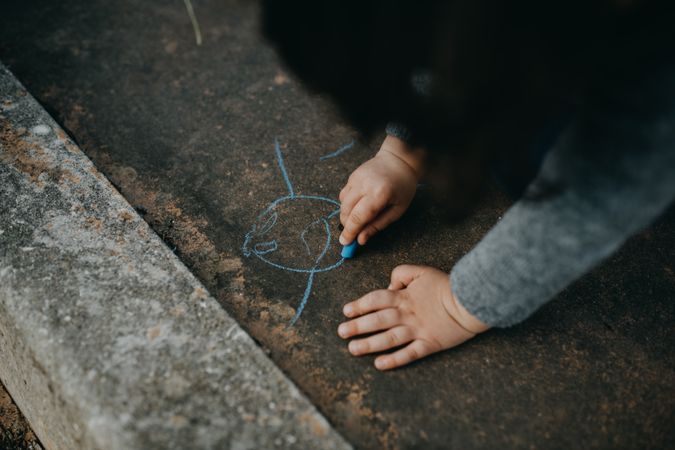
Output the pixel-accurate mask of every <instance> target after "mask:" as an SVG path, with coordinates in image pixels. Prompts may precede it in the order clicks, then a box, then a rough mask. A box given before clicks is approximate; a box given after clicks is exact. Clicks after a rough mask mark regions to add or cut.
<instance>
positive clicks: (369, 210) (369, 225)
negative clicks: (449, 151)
mask: <svg viewBox="0 0 675 450" xmlns="http://www.w3.org/2000/svg"><path fill="white" fill-rule="evenodd" d="M423 158H424V154H423V152H422V151H421V150H412V149H411V148H410V147H409V146H408V145H407V144H406V143H405V142H404V141H402V140H400V139H398V138H396V137H393V136H387V138H386V139H385V140H384V142H383V143H382V147H381V148H380V151H379V152H378V153H377V155H375V157H374V158H372V159H370V160H368V161H366V162H365V163H363V164H362V165H361V166H360V167H359V168H358V169H356V170H355V171H354V172H353V173H352V174H351V176H350V177H349V180H348V181H347V185H346V186H345V187H344V188H343V189H342V191H341V192H340V203H341V206H340V222H342V225H343V226H344V230H343V231H342V234H341V235H340V243H341V244H342V245H348V244H350V243H351V242H353V241H354V239H357V237H358V241H359V244H361V245H363V244H365V243H366V241H368V239H370V238H371V237H372V236H373V235H374V234H375V233H377V232H378V231H380V230H382V229H384V228H386V227H387V226H388V225H389V224H391V223H392V222H394V221H395V220H397V219H398V218H399V217H401V216H402V215H403V213H404V212H405V211H406V209H408V206H410V202H412V199H413V197H414V196H415V191H416V190H417V183H418V181H419V179H420V177H421V175H422V174H421V172H422V165H423Z"/></svg>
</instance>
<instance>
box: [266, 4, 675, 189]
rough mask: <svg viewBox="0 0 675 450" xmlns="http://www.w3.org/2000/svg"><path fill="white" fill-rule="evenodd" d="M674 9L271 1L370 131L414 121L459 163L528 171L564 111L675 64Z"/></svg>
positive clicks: (280, 26) (419, 138)
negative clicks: (426, 76)
mask: <svg viewBox="0 0 675 450" xmlns="http://www.w3.org/2000/svg"><path fill="white" fill-rule="evenodd" d="M674 11H675V2H673V1H672V0H651V1H650V0H642V1H641V0H634V1H630V0H551V1H541V0H513V1H503V0H451V1H448V0H446V1H441V0H438V1H424V0H370V1H369V0H341V1H332V2H322V1H316V0H288V1H283V0H263V15H262V17H263V31H264V33H265V35H266V36H267V37H268V38H269V39H270V40H271V41H272V42H273V43H274V44H275V46H276V48H277V50H278V51H279V53H280V54H281V56H282V57H283V59H284V60H285V62H286V63H287V64H288V66H289V67H290V68H291V69H292V70H293V71H294V72H295V73H296V74H297V75H298V76H299V78H300V79H301V80H303V81H304V82H305V83H306V84H307V85H309V87H310V88H312V89H313V90H315V91H318V92H322V93H327V94H328V95H330V96H331V97H332V98H333V100H334V101H335V102H336V103H337V105H338V106H339V107H340V109H341V110H342V112H343V113H344V114H345V115H346V117H347V118H348V119H349V120H350V121H351V122H352V123H353V124H354V125H355V126H356V127H357V128H358V129H359V130H361V131H362V132H363V133H364V134H366V135H369V134H372V133H373V132H377V131H380V130H382V129H383V128H384V126H385V124H386V123H387V122H390V121H394V122H400V123H403V124H405V125H406V126H407V127H408V128H409V129H410V131H411V133H412V136H413V138H414V142H413V144H419V145H422V146H425V147H426V148H428V149H429V150H431V151H432V152H434V151H435V152H436V153H437V154H444V155H446V156H447V155H449V156H451V157H452V158H453V160H454V161H455V162H454V163H453V164H454V165H455V166H456V167H457V163H456V161H457V160H459V161H463V162H465V163H466V164H470V165H473V166H482V165H484V163H485V162H486V161H488V160H493V159H495V158H501V159H505V160H508V161H511V162H512V163H513V164H514V165H518V164H520V161H521V157H522V155H521V151H523V150H524V149H527V148H529V146H531V136H532V135H534V133H535V131H536V130H538V129H540V128H541V127H542V126H544V125H545V124H546V123H547V122H550V121H551V119H552V118H554V117H556V116H557V115H558V114H560V112H561V111H568V110H569V109H570V108H571V107H573V108H575V109H578V108H583V105H584V102H585V101H587V100H588V98H589V97H590V96H591V95H593V94H595V93H597V92H599V91H602V90H603V89H605V88H606V86H607V85H608V84H616V83H620V82H624V81H625V80H629V79H631V78H632V77H635V76H637V75H640V74H644V73H648V71H649V70H651V69H650V67H653V65H654V64H662V63H663V62H664V61H665V60H666V59H668V60H670V59H671V58H672V57H671V55H672V54H675V53H674V51H675V48H674V47H675V37H674V36H673V32H672V31H671V29H673V27H672V23H673V20H674V19H675V14H674ZM420 71H428V72H429V73H431V74H432V79H433V81H432V83H431V85H430V86H429V92H428V95H426V96H425V95H422V94H420V92H419V91H418V90H417V89H415V87H414V86H413V83H412V82H411V80H412V79H413V78H414V76H415V74H417V73H419V72H420ZM610 90H611V89H610ZM614 91H616V89H614ZM460 166H461V164H460ZM462 173H465V174H466V173H470V174H472V175H471V176H475V175H473V174H477V173H480V170H465V169H459V175H461V174H462Z"/></svg>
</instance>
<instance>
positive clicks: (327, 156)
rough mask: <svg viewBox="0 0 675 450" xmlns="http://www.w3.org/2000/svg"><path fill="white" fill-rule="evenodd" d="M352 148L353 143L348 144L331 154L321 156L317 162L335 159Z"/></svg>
mask: <svg viewBox="0 0 675 450" xmlns="http://www.w3.org/2000/svg"><path fill="white" fill-rule="evenodd" d="M353 146H354V141H351V142H350V143H349V144H346V145H343V146H342V147H340V148H338V149H337V150H335V151H334V152H333V153H329V154H327V155H323V156H322V157H321V158H319V161H324V160H326V159H328V158H335V157H336V156H340V155H341V154H342V153H344V152H346V151H347V150H349V149H350V148H352V147H353Z"/></svg>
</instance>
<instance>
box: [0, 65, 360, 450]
mask: <svg viewBox="0 0 675 450" xmlns="http://www.w3.org/2000/svg"><path fill="white" fill-rule="evenodd" d="M0 361H2V363H1V364H0V379H2V381H3V383H5V386H6V387H7V389H8V390H9V392H10V393H11V394H12V396H13V398H14V399H15V400H16V402H17V404H18V405H19V407H20V408H21V410H22V411H23V412H24V414H25V415H26V417H27V419H28V421H29V422H30V423H31V425H32V427H33V429H34V430H35V432H36V434H37V435H38V436H39V438H40V439H41V441H42V443H43V445H44V446H45V448H47V449H68V450H71V449H122V448H124V449H153V448H177V449H178V448H204V449H207V448H231V449H245V448H251V449H262V448H303V449H304V448H308V449H309V448H322V449H333V448H334V449H338V448H340V449H341V448H349V447H350V446H349V444H348V443H346V442H345V441H344V440H343V439H342V437H341V436H339V434H338V433H337V432H336V431H334V430H333V429H332V427H331V426H330V425H329V424H328V423H327V421H326V420H325V419H324V418H323V417H322V416H321V415H320V414H319V413H318V412H317V411H316V409H315V408H314V406H313V405H312V404H311V403H310V402H309V401H308V400H307V399H306V398H305V397H304V396H303V395H302V394H301V393H300V392H299V391H298V389H297V388H296V387H295V386H294V385H293V384H292V382H291V381H290V380H288V378H286V377H285V376H284V375H283V374H282V373H281V371H280V370H279V369H278V368H277V367H276V366H275V365H274V364H273V363H272V362H271V361H270V360H269V359H268V358H267V357H266V355H265V354H264V353H263V352H262V350H261V349H260V348H259V347H257V346H256V344H255V343H254V342H253V340H252V339H251V338H250V337H249V336H248V335H247V334H246V333H245V332H244V331H243V330H242V329H241V328H240V327H239V325H238V324H237V323H236V322H235V321H234V320H233V319H232V318H231V317H230V316H229V315H228V314H227V313H226V312H225V311H224V310H223V309H222V308H221V307H220V306H219V305H218V304H217V302H216V301H215V300H214V299H213V298H212V297H210V295H209V294H208V292H207V291H206V290H205V289H204V287H203V286H202V285H201V284H200V283H199V281H198V280H197V279H195V278H194V276H193V275H192V274H191V273H190V272H189V271H188V270H187V268H186V267H185V266H184V265H183V264H182V263H181V262H180V261H179V260H178V259H177V257H176V256H175V255H174V254H173V253H172V252H171V251H170V250H169V249H168V248H167V247H166V246H165V245H164V243H163V242H162V241H161V240H160V239H159V238H158V237H157V236H156V235H155V234H154V232H153V231H152V230H151V229H150V228H149V227H148V225H147V224H146V223H145V222H144V221H143V220H142V219H141V218H140V217H139V216H138V215H137V214H136V212H135V211H134V210H133V209H132V208H131V207H130V206H129V205H128V204H127V202H126V201H125V200H124V199H123V198H122V196H121V195H120V194H119V193H118V192H117V191H116V190H115V189H114V188H113V187H112V185H111V184H110V183H109V182H108V181H107V180H106V179H105V177H103V176H102V175H101V174H100V173H99V172H98V171H97V170H96V168H95V167H94V166H93V165H92V163H91V162H90V161H89V160H88V159H87V157H86V156H85V155H84V154H83V153H82V152H81V151H80V150H79V148H78V147H77V146H76V145H75V144H74V143H73V142H72V141H71V140H70V139H69V138H68V137H67V136H66V134H65V133H64V132H63V130H61V129H60V128H59V126H58V125H57V124H56V123H55V122H54V121H53V120H52V119H51V118H50V117H49V115H48V114H47V113H46V112H45V111H44V110H43V109H42V107H41V106H40V105H39V104H38V103H37V102H36V101H35V100H34V99H33V98H32V97H31V96H30V95H29V94H28V93H27V92H26V90H25V89H24V88H23V87H22V86H21V85H20V84H19V83H18V81H17V80H16V79H15V78H14V77H13V75H12V74H11V73H10V72H9V71H8V70H7V69H6V68H5V67H4V66H2V65H1V64H0Z"/></svg>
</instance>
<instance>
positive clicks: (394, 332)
mask: <svg viewBox="0 0 675 450" xmlns="http://www.w3.org/2000/svg"><path fill="white" fill-rule="evenodd" d="M343 312H344V315H345V316H347V317H349V318H351V319H353V320H350V321H348V322H345V323H343V324H341V325H340V326H339V327H338V334H339V335H340V336H341V337H342V338H345V339H347V338H350V337H352V336H357V335H362V334H370V333H374V332H377V334H373V335H372V336H368V337H366V338H363V339H356V340H353V341H351V342H350V343H349V352H350V353H351V354H352V355H355V356H356V355H365V354H368V353H376V352H382V351H385V350H389V349H392V348H395V347H400V346H402V345H405V344H407V345H406V346H405V347H403V348H401V349H399V350H397V351H395V352H392V353H389V354H386V355H382V356H378V357H377V358H376V359H375V367H376V368H377V369H379V370H387V369H393V368H395V367H400V366H403V365H406V364H408V363H410V362H412V361H415V360H417V359H420V358H423V357H425V356H427V355H430V354H431V353H435V352H438V351H441V350H445V349H448V348H451V347H455V346H456V345H459V344H461V343H462V342H464V341H467V340H469V339H471V338H472V337H474V336H475V335H476V334H478V333H482V332H483V331H485V330H487V329H488V328H489V327H488V326H487V325H485V324H483V323H482V322H481V321H479V320H478V319H476V318H475V317H473V316H472V315H471V314H470V313H469V312H468V311H467V310H466V309H464V307H463V306H462V305H460V304H459V302H458V301H457V299H456V298H455V296H454V295H453V293H452V289H451V288H450V280H449V277H448V274H446V273H444V272H441V271H440V270H437V269H434V268H432V267H425V266H409V265H405V266H398V267H397V268H395V269H394V271H393V272H392V273H391V284H390V285H389V287H388V288H387V289H382V290H379V291H373V292H371V293H369V294H367V295H365V296H364V297H361V298H360V299H358V300H356V301H354V302H351V303H347V304H346V305H345V307H344V309H343Z"/></svg>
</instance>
